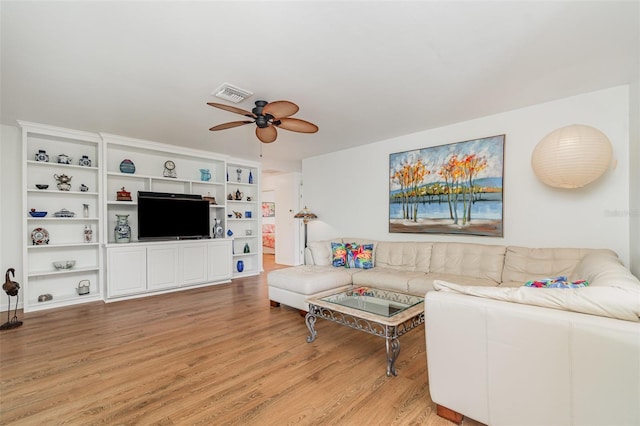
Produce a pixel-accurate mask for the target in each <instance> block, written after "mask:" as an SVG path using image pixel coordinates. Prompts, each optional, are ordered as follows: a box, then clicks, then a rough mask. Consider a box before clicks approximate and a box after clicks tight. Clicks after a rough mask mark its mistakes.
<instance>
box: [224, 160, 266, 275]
mask: <svg viewBox="0 0 640 426" xmlns="http://www.w3.org/2000/svg"><path fill="white" fill-rule="evenodd" d="M238 171H240V173H238ZM259 178H260V167H259V164H253V165H251V164H249V163H246V162H244V163H240V162H232V161H230V162H229V163H227V191H228V194H227V216H228V217H227V227H228V230H231V231H232V232H233V270H234V275H235V276H243V275H255V274H257V273H260V271H261V270H262V226H261V222H262V210H261V208H260V206H261V204H260V196H261V192H260V186H259V185H258V179H259ZM238 195H239V196H238ZM247 213H249V215H248V214H247ZM237 216H239V217H237ZM245 247H246V248H247V249H248V252H246V251H247V250H245ZM239 261H241V262H242V264H243V268H242V271H239V270H238V262H239Z"/></svg>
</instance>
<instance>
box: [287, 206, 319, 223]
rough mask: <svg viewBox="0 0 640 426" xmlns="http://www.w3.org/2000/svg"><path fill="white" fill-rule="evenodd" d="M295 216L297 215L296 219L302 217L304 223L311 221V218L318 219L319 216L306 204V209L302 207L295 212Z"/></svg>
mask: <svg viewBox="0 0 640 426" xmlns="http://www.w3.org/2000/svg"><path fill="white" fill-rule="evenodd" d="M293 217H295V218H296V219H302V220H303V222H304V223H307V222H309V220H311V219H317V218H318V216H316V214H315V213H312V212H311V210H309V209H308V208H307V206H304V209H302V210H300V211H299V212H298V213H296V214H294V215H293Z"/></svg>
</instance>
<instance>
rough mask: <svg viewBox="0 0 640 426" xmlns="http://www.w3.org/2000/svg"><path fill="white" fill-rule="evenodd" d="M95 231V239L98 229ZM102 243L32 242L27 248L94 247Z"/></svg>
mask: <svg viewBox="0 0 640 426" xmlns="http://www.w3.org/2000/svg"><path fill="white" fill-rule="evenodd" d="M93 232H94V237H93V238H94V239H95V232H96V230H95V229H94V230H93ZM99 245H100V243H98V242H91V243H60V244H40V245H33V244H31V243H29V245H28V246H27V249H29V250H31V249H34V250H44V249H54V248H73V247H92V246H99Z"/></svg>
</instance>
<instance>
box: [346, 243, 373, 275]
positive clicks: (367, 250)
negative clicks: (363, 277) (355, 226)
mask: <svg viewBox="0 0 640 426" xmlns="http://www.w3.org/2000/svg"><path fill="white" fill-rule="evenodd" d="M346 249H347V264H346V267H347V268H361V269H371V268H373V244H355V243H354V244H349V243H348V244H346Z"/></svg>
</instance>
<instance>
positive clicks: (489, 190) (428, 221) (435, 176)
mask: <svg viewBox="0 0 640 426" xmlns="http://www.w3.org/2000/svg"><path fill="white" fill-rule="evenodd" d="M504 140H505V135H498V136H491V137H486V138H482V139H474V140H470V141H464V142H457V143H452V144H447V145H440V146H434V147H429V148H422V149H417V150H413V151H405V152H399V153H394V154H390V156H389V232H408V233H437V234H465V235H482V236H492V237H502V236H503V224H502V215H503V191H502V189H503V175H504Z"/></svg>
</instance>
